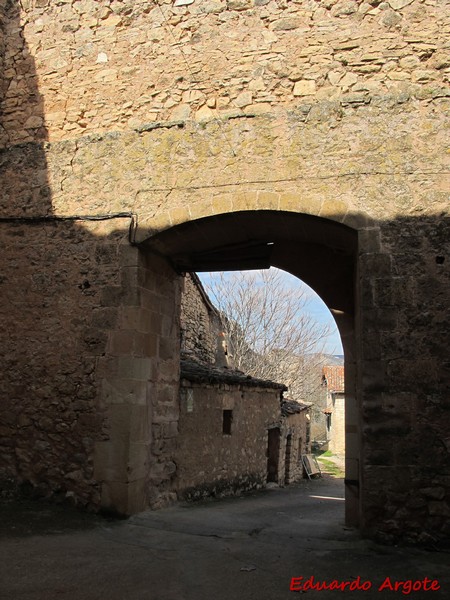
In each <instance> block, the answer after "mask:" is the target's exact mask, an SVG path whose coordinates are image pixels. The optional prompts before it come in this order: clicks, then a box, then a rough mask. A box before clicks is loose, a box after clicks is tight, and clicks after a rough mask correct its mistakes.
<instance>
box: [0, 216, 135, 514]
mask: <svg viewBox="0 0 450 600" xmlns="http://www.w3.org/2000/svg"><path fill="white" fill-rule="evenodd" d="M0 230H1V235H0V244H1V250H0V252H1V256H2V267H1V286H2V303H1V308H0V318H1V321H2V323H3V333H2V339H3V343H2V345H1V350H0V354H1V362H2V373H3V375H2V380H1V384H0V387H1V404H0V440H1V441H0V479H1V480H2V482H4V481H5V480H8V479H10V478H12V479H13V480H14V481H16V482H18V483H24V484H27V485H30V484H31V486H32V487H33V488H34V491H35V493H36V494H37V495H39V496H44V497H50V496H55V497H56V498H57V499H60V500H63V499H65V498H66V497H67V498H71V501H74V502H76V503H80V504H82V505H84V506H91V507H97V506H98V505H99V502H100V493H101V490H100V487H101V486H100V484H99V481H98V480H96V479H95V477H94V464H93V454H94V448H95V445H96V443H98V442H99V441H100V440H105V439H107V438H108V437H109V426H108V423H107V421H106V415H105V409H106V407H105V405H104V403H103V402H102V401H101V400H100V397H99V389H100V380H99V376H98V364H99V361H101V360H102V357H103V356H104V354H105V350H106V347H107V344H108V332H109V331H110V330H111V329H112V328H114V327H115V325H116V323H117V321H118V319H119V308H118V306H117V302H112V301H111V299H112V297H113V296H115V298H116V299H117V298H118V296H119V295H120V294H121V273H120V249H121V244H122V243H123V241H124V240H123V232H122V231H120V229H119V230H117V221H113V220H111V221H107V222H103V223H95V224H85V225H84V226H83V227H81V226H79V225H78V224H76V223H70V222H69V223H55V222H46V223H33V224H31V223H30V224H24V223H14V224H9V225H5V224H0ZM113 292H117V293H115V294H114V293H113Z"/></svg>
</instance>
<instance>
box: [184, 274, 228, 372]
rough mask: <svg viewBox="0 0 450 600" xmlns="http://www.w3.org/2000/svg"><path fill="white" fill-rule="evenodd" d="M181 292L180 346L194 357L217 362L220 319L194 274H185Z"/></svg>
mask: <svg viewBox="0 0 450 600" xmlns="http://www.w3.org/2000/svg"><path fill="white" fill-rule="evenodd" d="M183 284H184V285H183V290H182V295H181V316H180V319H181V349H182V350H183V351H184V352H185V353H189V355H190V356H192V357H193V358H196V359H197V360H200V361H203V362H205V363H209V364H211V365H213V364H215V363H216V354H217V345H218V342H219V333H220V320H219V317H218V315H217V311H216V309H215V308H214V306H213V305H212V304H211V302H210V301H209V299H208V297H207V295H206V293H205V292H204V290H203V286H202V284H201V283H200V280H199V279H198V277H197V276H196V275H195V273H192V274H191V273H187V274H186V275H185V277H184V280H183Z"/></svg>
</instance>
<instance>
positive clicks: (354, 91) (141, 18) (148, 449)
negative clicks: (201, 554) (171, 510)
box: [0, 0, 450, 543]
mask: <svg viewBox="0 0 450 600" xmlns="http://www.w3.org/2000/svg"><path fill="white" fill-rule="evenodd" d="M0 16H1V17H2V19H1V27H0V48H1V49H2V58H1V60H2V65H3V70H2V75H1V77H2V79H1V91H2V98H1V102H2V111H1V115H0V140H1V141H0V148H1V153H0V165H1V170H0V178H1V181H0V208H1V227H0V232H1V236H2V244H3V245H4V246H5V248H6V250H5V252H4V253H3V255H2V256H5V257H7V259H8V262H7V263H6V264H4V265H3V264H2V271H1V272H2V281H3V284H2V294H1V302H2V309H1V310H2V314H3V315H5V319H6V321H5V322H6V324H7V327H8V336H9V337H8V344H7V346H6V356H5V357H3V361H6V366H5V368H4V371H5V372H6V373H7V375H6V377H5V378H4V379H3V380H2V407H3V410H2V419H3V420H2V437H3V439H4V440H6V442H5V443H4V444H3V446H2V450H1V460H2V463H1V464H2V467H1V468H2V472H3V473H4V474H5V476H7V477H13V478H15V479H16V480H22V479H23V478H24V477H25V478H28V479H30V480H32V481H33V482H34V484H35V485H41V483H42V489H43V490H44V489H45V490H47V491H48V490H50V491H52V490H56V489H59V488H61V489H62V490H63V493H64V490H65V489H67V491H73V492H74V494H76V495H78V496H79V497H80V499H81V500H80V501H82V502H83V503H85V504H89V502H92V503H93V505H95V506H99V505H104V506H108V507H115V508H116V509H117V510H119V511H121V512H127V511H128V512H130V511H135V510H140V509H141V508H144V507H145V506H148V504H149V503H150V502H151V503H152V504H153V505H158V502H159V500H158V498H160V499H161V502H163V501H166V500H167V499H169V498H170V497H171V496H170V494H171V493H172V492H171V487H170V486H171V477H172V476H173V473H174V469H175V466H174V462H173V451H174V450H173V448H174V442H173V438H174V436H175V435H176V428H177V425H176V423H177V419H178V413H177V405H176V398H177V376H178V371H177V369H178V367H177V365H178V354H177V353H178V350H177V348H179V344H180V339H179V329H178V327H179V321H178V313H177V311H178V310H179V301H180V300H179V294H180V281H179V278H178V276H177V275H176V273H175V271H174V270H173V269H172V268H171V267H170V265H168V264H167V263H166V262H165V260H164V252H162V251H160V254H162V255H163V256H160V257H159V258H158V259H157V258H156V256H152V257H150V250H149V244H150V240H151V239H154V236H155V234H158V233H160V232H162V231H165V230H170V229H171V228H173V229H174V230H175V229H176V227H184V228H185V229H184V230H183V231H185V234H186V237H184V238H182V239H183V240H185V248H184V251H187V250H189V251H195V249H196V248H198V247H200V246H201V245H202V244H204V243H205V239H206V241H208V240H212V242H214V244H215V246H216V247H217V248H223V247H224V246H225V245H226V244H227V243H230V242H229V240H230V239H234V236H236V235H237V232H242V236H244V239H245V235H247V239H249V240H252V239H258V236H263V235H264V236H266V234H267V241H268V242H271V241H273V239H271V237H272V236H274V235H275V234H276V235H275V237H277V236H278V237H277V243H278V244H282V243H284V244H285V246H283V248H284V254H282V253H281V254H280V253H278V254H277V253H276V249H275V256H276V257H278V258H277V261H276V264H277V265H278V266H284V267H285V268H287V269H288V270H290V271H291V272H295V274H296V275H298V276H299V277H302V278H303V279H304V280H305V281H306V282H310V283H312V284H313V287H315V289H316V290H318V291H319V292H320V294H321V295H322V297H323V298H324V300H325V301H326V302H327V304H328V306H329V307H330V309H332V310H334V311H335V313H334V314H335V316H336V319H337V321H338V324H339V326H340V328H341V332H342V335H343V343H344V347H345V355H346V386H347V389H346V411H347V414H346V417H347V419H346V420H347V432H346V435H347V446H346V451H347V474H346V477H347V481H348V484H347V502H346V504H347V506H348V507H350V508H349V510H348V511H347V515H348V518H349V519H350V518H351V516H352V515H357V514H359V515H361V518H360V522H359V523H360V526H361V527H362V529H363V531H364V532H365V533H366V534H368V535H372V536H378V537H381V538H382V539H385V540H395V539H397V538H399V537H406V538H408V539H409V541H422V542H427V541H430V540H431V541H432V542H433V543H435V542H436V540H437V541H439V540H441V539H442V538H443V537H445V536H448V535H449V534H450V531H449V528H448V516H449V514H450V508H449V503H450V497H449V477H450V473H449V472H448V464H449V463H448V452H449V438H448V431H447V429H446V422H447V420H448V419H447V418H446V415H447V414H448V385H449V379H450V375H449V372H448V362H447V361H446V359H445V357H446V356H447V355H448V338H449V332H448V323H449V322H450V321H449V319H448V314H447V310H448V292H449V286H450V284H449V271H448V262H449V261H448V255H449V248H448V240H449V239H450V235H449V221H448V187H449V185H448V155H447V154H446V147H447V139H448V132H447V129H446V127H447V122H448V121H447V117H446V111H447V110H448V96H449V91H448V72H449V62H448V58H447V55H446V54H445V53H446V51H447V50H446V40H447V39H448V33H449V24H448V18H449V15H448V10H447V7H446V3H445V2H441V1H439V0H424V1H422V0H412V1H411V2H408V1H407V0H390V1H389V2H382V3H379V4H378V3H376V2H346V1H339V2H332V1H327V0H325V1H323V2H318V1H317V2H316V1H315V0H314V1H313V0H310V1H307V0H305V1H298V2H296V1H294V0H293V1H292V2H283V1H282V0H279V1H275V0H271V1H268V2H265V1H264V0H255V2H250V1H249V2H246V1H242V2H241V1H236V2H235V1H233V2H231V1H228V2H224V1H220V0H217V1H215V0H209V1H205V2H200V1H198V0H195V1H194V3H193V4H191V5H189V6H188V7H182V8H181V7H180V8H175V7H173V6H172V4H171V3H170V2H168V1H164V2H163V0H161V2H160V4H159V5H158V4H156V3H154V2H149V1H147V0H145V1H144V0H142V1H134V2H119V1H111V2H107V1H105V2H102V3H99V2H94V1H93V0H82V1H77V0H74V1H73V2H69V1H66V0H59V1H50V0H22V1H21V2H20V3H19V2H17V1H16V0H0ZM267 211H271V213H270V214H271V223H273V227H272V228H271V226H269V225H267V223H266V224H265V225H264V227H265V228H264V229H261V228H257V230H256V229H255V226H253V227H252V225H251V223H250V224H249V222H248V221H246V222H245V223H244V222H243V221H241V220H240V219H241V217H242V215H243V214H251V216H252V219H254V223H259V222H260V221H258V218H259V217H260V216H261V213H264V212H267ZM230 214H231V215H233V218H234V219H235V221H234V223H233V227H229V226H228V227H224V226H222V223H223V221H222V219H223V216H224V215H230ZM124 215H127V216H124ZM29 217H32V218H33V219H34V220H33V221H30V220H27V219H28V218H29ZM50 217H51V218H52V219H53V220H45V219H46V218H50ZM86 217H88V218H89V219H98V220H96V221H95V222H93V221H88V220H86ZM110 217H114V219H113V220H111V221H108V220H106V218H110ZM277 217H279V219H278V218H277ZM294 217H298V219H300V221H301V223H299V224H298V227H296V233H295V235H297V236H299V238H297V237H296V238H295V240H294V241H292V239H291V238H289V239H287V238H286V236H285V235H284V234H285V232H286V231H289V233H290V235H291V236H293V235H294V234H293V233H292V231H293V229H292V228H291V229H289V227H288V225H289V223H290V222H291V221H290V218H294ZM303 217H304V220H303V221H302V220H301V219H302V218H303ZM206 218H210V219H211V221H210V222H208V227H209V229H207V230H200V225H199V224H200V223H201V222H203V221H202V219H206ZM314 218H315V219H317V222H316V221H314V220H313V219H314ZM63 219H69V221H64V220H63ZM115 219H117V220H115ZM131 219H132V220H133V222H134V223H136V222H137V224H138V225H137V228H133V229H132V231H131V235H130V237H129V233H130V232H129V223H130V220H131ZM317 223H319V224H317ZM330 223H338V224H343V225H345V226H346V227H348V228H349V230H351V231H352V233H354V234H355V238H357V249H356V251H355V252H356V254H355V257H353V255H352V260H354V262H352V264H351V266H352V269H350V273H351V274H350V275H348V277H347V280H346V285H347V288H345V289H347V290H350V292H349V293H347V294H343V296H342V297H347V298H349V301H348V305H347V306H345V307H344V308H343V307H342V306H341V305H336V304H335V303H334V300H335V296H333V294H334V292H335V290H336V287H335V286H333V285H332V282H331V281H330V275H332V274H333V273H334V272H335V271H336V264H337V263H338V262H339V257H340V256H341V254H342V252H345V249H346V248H345V242H344V241H342V240H343V239H344V237H345V236H344V229H339V230H336V231H335V234H336V237H335V238H334V239H333V240H330V239H329V236H328V232H329V224H330ZM111 235H112V236H113V239H114V243H113V244H111V243H110V240H111V238H110V236H111ZM174 235H179V230H178V229H177V230H176V233H174ZM116 236H117V237H116ZM283 236H284V238H283ZM302 236H303V237H302ZM300 238H301V239H300ZM264 239H265V238H264ZM283 239H284V241H283ZM299 239H300V242H301V243H300V242H299V241H298V240H299ZM119 240H120V243H119ZM280 240H281V241H280ZM340 240H341V241H342V243H341V242H340ZM130 242H137V243H141V244H142V245H141V246H140V249H139V250H138V249H137V248H131V247H130V246H131V244H130ZM303 242H304V243H305V244H306V249H307V252H306V251H305V247H304V246H302V243H303ZM150 245H151V244H150ZM117 248H118V249H117ZM330 248H331V250H329V253H328V254H327V252H328V249H330ZM156 249H158V248H156ZM159 250H161V248H160V249H159ZM127 251H129V253H128V254H127ZM69 256H72V257H73V258H71V259H69ZM305 256H307V257H308V258H307V260H306V259H305ZM124 260H125V263H123V261H124ZM129 261H131V262H129ZM142 261H143V262H142ZM124 264H125V265H126V266H127V267H129V268H128V269H126V270H125V271H123V270H122V269H123V266H124ZM145 264H147V266H145ZM274 264H275V263H274ZM85 265H87V266H85ZM84 271H87V273H85V272H84ZM91 272H94V273H95V277H94V280H96V279H98V280H99V282H101V285H102V287H103V286H104V287H105V289H107V288H108V286H109V287H111V288H113V289H111V290H110V291H109V292H104V293H105V294H106V295H107V297H108V298H105V299H104V300H102V297H103V296H102V294H103V292H100V290H99V291H98V293H97V294H96V295H95V296H92V297H91V296H89V295H88V292H89V290H90V288H89V287H87V286H85V287H83V286H84V285H85V284H84V282H85V281H89V283H90V285H92V284H91V279H90V277H91ZM125 273H126V274H125ZM33 277H34V279H33ZM80 285H81V288H80V287H79V286H80ZM50 287H51V288H55V290H57V293H56V292H55V294H54V295H53V294H52V295H51V297H49V296H50V294H49V289H50ZM93 287H94V286H93ZM96 289H97V288H94V291H95V290H96ZM353 292H354V293H353ZM114 294H117V295H114ZM352 294H353V296H352ZM350 296H352V297H351V298H350ZM102 302H106V304H102ZM133 303H138V304H139V306H137V305H136V304H133ZM69 307H70V309H71V310H70V311H69V310H68V309H69ZM162 317H164V318H162ZM41 320H42V326H40V325H39V323H40V322H41ZM99 320H100V322H101V325H99V324H98V323H99ZM169 322H170V324H171V326H170V327H169ZM33 328H37V329H33ZM122 330H124V331H127V332H128V341H126V337H127V336H126V335H125V334H124V333H120V332H121V331H122ZM86 331H88V332H89V331H92V332H93V338H92V342H89V343H88V347H86V342H85V341H84V338H83V335H85V333H83V332H86ZM99 331H100V333H97V332H99ZM34 332H35V333H34ZM47 332H48V333H47ZM49 338H50V339H51V342H50V341H49ZM120 338H121V339H122V340H124V341H120V342H119V339H120ZM69 339H71V340H72V341H73V340H75V342H73V345H72V344H69V342H68V340H69ZM89 339H90V338H89ZM113 342H114V344H116V346H115V345H111V344H113ZM117 344H118V345H119V346H120V349H117ZM127 344H129V345H128V346H127ZM130 344H131V345H130ZM24 348H25V351H24ZM55 348H62V352H59V351H56V350H55ZM33 352H35V355H34V356H33ZM64 356H67V364H69V365H70V368H71V369H73V372H71V373H69V374H68V373H66V372H65V366H64V364H65V362H66V360H65V359H64ZM30 365H31V366H30ZM39 365H42V368H40V366H39ZM91 367H93V369H94V370H93V371H92V372H91V373H86V369H87V370H89V369H90V368H91ZM117 373H120V375H119V376H118V377H117ZM130 373H131V376H130ZM121 378H123V379H124V381H126V384H124V387H122V386H121V384H119V382H118V381H117V380H118V379H121ZM110 380H115V383H114V386H113V390H115V391H114V393H113V394H111V393H110V390H111V388H110V387H109V385H108V382H109V381H110ZM49 381H50V387H49V388H48V387H47V386H48V385H49V384H48V382H49ZM67 381H68V387H64V385H65V382H66V383H67ZM18 382H24V383H25V385H24V386H23V387H20V386H19V385H18ZM136 382H137V383H136ZM71 386H73V387H71ZM77 386H79V387H77ZM137 388H139V392H135V391H134V390H136V389H137ZM144 388H145V396H144V391H143V390H144ZM77 390H84V391H82V392H80V393H81V395H84V394H86V395H87V396H89V395H90V394H91V393H93V390H95V397H90V398H89V397H87V398H84V397H81V398H80V397H78V396H77V393H78V391H77ZM79 401H81V402H82V403H83V404H80V403H79ZM52 403H54V404H52ZM72 403H73V405H74V407H75V408H74V409H73V410H72V408H71V407H72ZM22 406H23V407H26V410H24V411H23V413H27V414H30V415H34V417H32V419H34V420H33V425H27V423H28V421H27V420H26V419H25V421H23V425H22V424H21V423H22V421H21V422H19V416H20V415H19V413H21V412H22V408H21V407H22ZM19 407H20V410H19ZM37 410H38V411H39V414H37ZM66 413H67V415H66ZM73 413H74V414H75V417H74V415H73ZM57 414H58V415H66V416H67V423H68V427H69V428H70V427H72V426H73V427H74V434H73V435H72V434H71V435H67V436H65V437H64V440H62V439H61V437H62V433H61V432H60V431H57V430H56V426H57V424H59V426H61V425H62V423H63V421H62V420H59V417H57ZM87 415H91V416H94V415H95V418H93V419H92V420H91V417H90V416H89V417H87ZM145 415H147V416H146V417H145ZM25 416H26V415H25ZM81 417H83V418H81ZM146 418H147V421H146V420H145V419H146ZM46 419H47V420H46ZM41 421H42V422H41ZM50 422H51V424H50ZM64 422H66V419H64ZM75 422H76V426H75V425H74V423H75ZM150 423H151V424H152V426H151V427H150ZM138 426H142V428H141V430H139V428H138ZM22 427H25V428H29V430H28V431H27V432H25V429H22ZM50 434H51V435H52V436H61V437H56V438H53V439H52V438H50ZM104 435H106V437H107V438H108V439H104V437H103V436H104ZM72 438H73V444H74V446H73V449H72V448H71V446H70V445H71V443H72ZM50 440H51V441H50ZM83 440H87V441H85V442H84V443H85V444H87V446H84V445H83ZM89 440H93V442H92V441H89ZM380 440H382V442H383V443H382V444H381V443H380ZM35 442H42V443H43V444H44V446H43V448H42V453H43V454H45V452H46V454H45V457H44V459H42V457H36V458H35V456H34V454H33V452H34V450H33V448H34V444H35ZM46 444H49V446H47V445H46ZM96 444H99V446H98V448H97V450H96ZM92 445H93V446H94V449H93V448H92ZM86 447H87V450H86ZM16 448H17V449H19V450H20V452H16ZM423 448H427V452H424V451H423ZM430 454H431V455H432V456H433V460H432V464H430V460H429V458H428V457H429V456H430ZM75 456H77V457H78V458H77V459H76V460H79V461H80V463H79V464H80V465H81V466H80V468H79V469H76V468H75V467H76V464H78V463H77V462H76V461H74V460H73V458H74V457H75ZM89 456H93V457H94V458H93V459H92V460H93V465H94V466H93V469H94V478H92V477H91V466H90V463H89V461H90V458H89ZM42 461H44V463H42ZM34 463H36V464H38V465H41V466H42V468H41V466H40V467H39V469H37V470H36V471H38V470H39V477H38V476H37V472H36V473H35V472H34V471H33V468H34V467H32V464H34ZM150 465H151V468H150ZM56 468H60V469H61V471H60V472H59V473H58V474H55V473H56V471H55V469H56ZM77 471H78V472H77ZM73 472H76V473H77V474H76V476H75V475H74V477H76V478H78V479H79V481H78V482H77V483H74V484H73V485H72V484H70V485H71V487H70V488H69V487H67V484H66V481H69V480H68V479H67V480H66V479H65V474H67V473H73ZM380 489H381V490H382V493H381V497H380ZM47 491H45V493H47Z"/></svg>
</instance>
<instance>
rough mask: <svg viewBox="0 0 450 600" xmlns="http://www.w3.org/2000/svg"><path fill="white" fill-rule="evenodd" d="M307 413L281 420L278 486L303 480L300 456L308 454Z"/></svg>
mask: <svg viewBox="0 0 450 600" xmlns="http://www.w3.org/2000/svg"><path fill="white" fill-rule="evenodd" d="M307 413H308V411H307V410H306V409H305V407H303V408H302V410H301V411H300V412H296V413H292V414H288V415H285V416H284V417H283V418H282V420H281V428H280V430H281V431H280V432H281V444H280V445H281V452H280V466H279V473H280V482H279V483H280V484H281V485H289V484H290V483H293V482H295V481H299V480H300V479H302V478H303V464H302V461H301V456H302V454H310V452H311V446H310V444H309V443H308V440H307V425H308V423H309V416H307Z"/></svg>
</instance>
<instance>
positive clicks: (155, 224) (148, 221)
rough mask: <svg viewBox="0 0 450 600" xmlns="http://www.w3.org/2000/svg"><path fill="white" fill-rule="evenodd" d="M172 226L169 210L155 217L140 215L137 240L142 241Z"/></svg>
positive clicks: (137, 241)
mask: <svg viewBox="0 0 450 600" xmlns="http://www.w3.org/2000/svg"><path fill="white" fill-rule="evenodd" d="M171 226H172V221H171V218H170V213H169V212H164V213H161V214H159V215H155V216H153V217H139V221H138V228H137V231H136V236H135V242H136V243H140V242H143V241H144V240H146V239H147V238H149V237H152V236H154V235H156V234H157V233H161V232H162V231H165V230H166V229H169V227H171Z"/></svg>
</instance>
